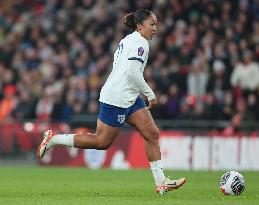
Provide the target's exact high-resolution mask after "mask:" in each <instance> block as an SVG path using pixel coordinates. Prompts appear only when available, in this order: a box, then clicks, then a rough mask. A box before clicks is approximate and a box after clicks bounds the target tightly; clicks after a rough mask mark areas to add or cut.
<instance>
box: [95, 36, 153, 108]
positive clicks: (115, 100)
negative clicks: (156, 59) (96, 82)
mask: <svg viewBox="0 0 259 205" xmlns="http://www.w3.org/2000/svg"><path fill="white" fill-rule="evenodd" d="M148 53H149V44H148V41H147V40H146V39H145V38H144V37H142V36H141V34H140V33H139V32H137V31H135V32H133V33H131V34H129V35H127V36H126V37H125V38H124V39H122V40H121V41H120V43H119V46H118V48H117V50H116V52H115V53H114V60H113V69H112V72H111V73H110V75H109V77H108V79H107V81H106V83H105V84H104V86H103V87H102V90H101V93H100V99H99V101H100V102H103V103H106V104H109V105H114V106H116V107H121V108H128V107H130V106H131V105H133V104H134V103H135V100H136V98H137V96H138V95H139V93H140V92H142V93H143V94H144V95H145V96H147V97H148V99H149V100H151V99H153V98H155V95H154V93H153V91H152V90H151V88H150V87H149V86H148V85H147V83H146V82H145V80H144V78H143V72H144V68H145V66H146V64H147V59H148ZM133 61H134V62H133ZM134 63H137V64H134ZM136 67H138V68H137V71H136ZM134 69H135V71H136V72H135V75H133V74H134ZM139 71H140V72H139ZM131 73H133V74H132V76H130V75H131ZM136 74H137V76H136ZM130 77H134V79H132V78H130ZM136 79H137V80H138V81H137V82H134V81H136Z"/></svg>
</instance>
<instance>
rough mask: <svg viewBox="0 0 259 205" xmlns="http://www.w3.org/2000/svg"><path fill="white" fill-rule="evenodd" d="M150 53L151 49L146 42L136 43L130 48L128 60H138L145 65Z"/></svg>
mask: <svg viewBox="0 0 259 205" xmlns="http://www.w3.org/2000/svg"><path fill="white" fill-rule="evenodd" d="M148 52H149V48H148V45H146V43H145V42H141V41H139V42H136V43H134V45H132V46H131V48H130V51H129V54H128V60H137V61H140V62H141V63H142V64H143V63H144V62H145V58H146V56H147V55H148Z"/></svg>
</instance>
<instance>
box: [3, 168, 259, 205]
mask: <svg viewBox="0 0 259 205" xmlns="http://www.w3.org/2000/svg"><path fill="white" fill-rule="evenodd" d="M223 173H224V172H223V171H218V172H205V171H204V172H198V171H166V175H169V176H172V177H176V178H178V177H186V178H187V180H188V181H187V183H186V184H185V185H184V186H183V187H181V188H180V189H178V190H174V191H171V192H169V193H167V194H166V195H163V196H161V195H158V194H156V193H155V192H154V184H153V178H152V176H151V173H150V171H149V170H127V171H114V170H108V169H107V170H88V169H86V168H53V167H45V168H41V167H19V166H13V167H0V204H15V205H19V204H24V205H31V204H33V205H36V204H39V205H45V204H53V205H56V204H62V205H65V204H72V205H74V204H91V205H94V204H105V205H110V204H111V205H116V204H120V205H124V204H141V205H144V204H161V205H166V204H170V205H171V204H172V205H185V204H186V205H208V204H215V205H216V204H217V205H221V204H226V205H229V204H230V205H236V204H239V205H246V204H247V205H256V204H259V172H241V173H242V174H243V175H244V177H245V179H246V189H245V191H244V193H243V194H242V195H240V196H225V195H223V194H222V193H221V192H220V191H219V179H220V176H221V175H222V174H223Z"/></svg>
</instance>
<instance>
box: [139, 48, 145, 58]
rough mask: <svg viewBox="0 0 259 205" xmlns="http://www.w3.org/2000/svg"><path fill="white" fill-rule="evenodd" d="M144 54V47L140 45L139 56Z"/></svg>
mask: <svg viewBox="0 0 259 205" xmlns="http://www.w3.org/2000/svg"><path fill="white" fill-rule="evenodd" d="M143 54H144V48H142V47H140V48H138V56H143Z"/></svg>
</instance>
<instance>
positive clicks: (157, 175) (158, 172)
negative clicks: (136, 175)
mask: <svg viewBox="0 0 259 205" xmlns="http://www.w3.org/2000/svg"><path fill="white" fill-rule="evenodd" d="M149 164H150V168H151V171H152V174H153V177H154V180H155V184H156V185H157V186H158V185H161V184H162V182H163V180H164V179H165V175H164V171H163V164H162V161H161V160H157V161H153V162H149Z"/></svg>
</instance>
